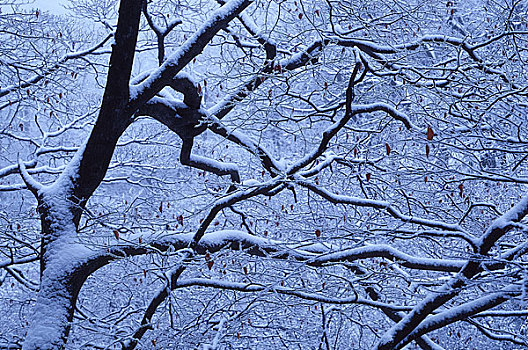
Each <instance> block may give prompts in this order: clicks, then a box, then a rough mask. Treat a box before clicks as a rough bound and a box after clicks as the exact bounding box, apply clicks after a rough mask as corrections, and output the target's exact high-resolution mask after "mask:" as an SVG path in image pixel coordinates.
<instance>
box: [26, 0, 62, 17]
mask: <svg viewBox="0 0 528 350" xmlns="http://www.w3.org/2000/svg"><path fill="white" fill-rule="evenodd" d="M67 3H68V1H66V0H35V3H34V4H32V5H30V6H31V7H34V8H39V9H42V10H46V11H49V12H51V13H56V14H57V13H65V12H66V11H65V10H64V7H62V6H61V5H63V4H67Z"/></svg>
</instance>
